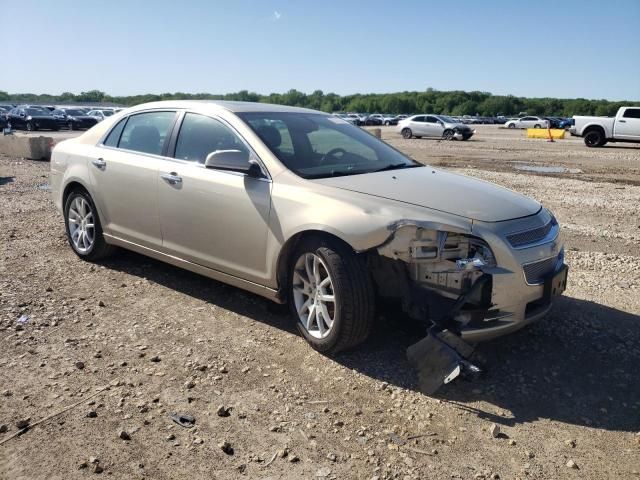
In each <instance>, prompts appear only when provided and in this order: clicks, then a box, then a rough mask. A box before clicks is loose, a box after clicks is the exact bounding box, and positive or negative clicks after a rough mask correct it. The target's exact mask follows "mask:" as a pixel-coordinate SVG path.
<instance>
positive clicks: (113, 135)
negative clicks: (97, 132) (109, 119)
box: [93, 113, 127, 147]
mask: <svg viewBox="0 0 640 480" xmlns="http://www.w3.org/2000/svg"><path fill="white" fill-rule="evenodd" d="M93 115H95V113H94V114H93ZM125 123H127V119H126V118H123V119H122V120H120V121H119V122H118V124H117V125H116V126H115V127H114V128H113V129H112V130H111V131H110V132H109V135H107V138H105V140H104V143H103V145H106V146H107V147H117V146H118V141H119V140H120V135H122V129H123V128H124V125H125Z"/></svg>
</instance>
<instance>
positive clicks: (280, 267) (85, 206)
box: [51, 101, 567, 352]
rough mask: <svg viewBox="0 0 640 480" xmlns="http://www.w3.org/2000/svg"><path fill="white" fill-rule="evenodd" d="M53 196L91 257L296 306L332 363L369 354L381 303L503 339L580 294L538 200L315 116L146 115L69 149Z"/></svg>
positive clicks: (298, 112)
mask: <svg viewBox="0 0 640 480" xmlns="http://www.w3.org/2000/svg"><path fill="white" fill-rule="evenodd" d="M51 185H52V191H53V198H54V201H55V205H56V207H57V208H58V210H59V211H60V212H61V214H62V215H63V218H64V222H65V226H66V233H67V236H68V239H69V244H70V246H71V248H72V249H73V251H74V252H75V253H76V254H77V255H78V256H79V257H80V258H82V259H84V260H88V261H96V260H98V259H100V258H103V257H105V256H106V255H109V254H111V253H112V252H113V251H114V248H115V247H122V248H126V249H130V250H133V251H136V252H139V253H142V254H144V255H148V256H150V257H153V258H156V259H160V260H162V261H165V262H167V263H170V264H173V265H177V266H179V267H182V268H185V269H188V270H191V271H193V272H197V273H199V274H202V275H204V276H206V277H210V278H213V279H216V280H219V281H222V282H226V283H228V284H231V285H234V286H237V287H240V288H243V289H246V290H249V291H251V292H254V293H256V294H259V295H262V296H264V297H267V298H269V299H271V300H273V301H275V302H278V303H288V304H289V307H290V310H291V315H292V317H293V320H294V321H295V322H296V324H297V327H298V329H299V331H300V333H301V334H302V335H303V336H304V338H306V339H307V340H308V341H309V343H310V344H311V345H313V347H315V348H316V349H318V350H320V351H323V352H337V351H340V350H343V349H346V348H349V347H353V346H355V345H357V344H359V343H361V342H362V341H363V340H365V338H366V337H367V335H368V334H369V332H370V330H371V328H372V327H373V324H374V316H375V310H376V305H377V302H379V301H382V300H390V301H393V302H395V303H396V304H397V305H398V309H402V310H403V311H404V312H405V313H406V314H407V315H408V316H409V317H412V318H415V319H419V320H429V321H433V322H437V323H438V324H440V325H446V327H447V328H448V329H449V330H451V331H454V332H457V333H459V334H460V335H461V337H462V339H467V340H470V341H477V340H487V339H490V338H494V337H497V336H499V335H502V334H505V333H508V332H512V331H514V330H517V329H519V328H521V327H523V326H525V325H527V324H528V323H530V322H532V321H534V320H536V319H538V318H540V317H542V316H543V315H544V314H545V313H546V312H547V311H548V310H549V308H550V306H551V302H552V300H553V297H554V295H556V294H559V293H561V292H562V291H563V290H564V285H565V282H566V275H567V272H566V266H565V265H564V262H563V246H562V241H561V239H560V234H559V230H560V229H559V226H558V223H557V222H556V220H555V218H554V217H553V215H552V214H551V212H549V210H547V209H545V208H543V207H542V206H541V205H540V204H539V203H538V202H536V201H535V200H532V199H529V198H527V197H524V196H522V195H520V194H517V193H515V192H512V191H510V190H507V189H505V188H501V187H498V186H496V185H493V184H490V183H487V182H483V181H480V180H476V179H472V178H467V177H464V176H461V175H456V174H454V173H450V172H447V171H444V170H439V169H435V168H432V167H430V166H425V165H422V164H420V163H417V162H415V161H413V160H411V159H409V158H407V157H406V156H405V155H403V154H402V153H400V152H399V151H397V150H395V149H394V148H392V147H390V146H389V145H387V144H386V143H384V142H382V141H380V140H378V139H376V138H375V137H374V136H372V135H371V134H369V133H368V132H366V131H364V130H362V129H360V128H357V127H355V126H353V125H350V124H349V123H348V122H346V121H344V120H342V119H340V118H337V117H335V116H332V115H328V114H324V113H321V112H317V111H313V110H307V109H302V108H294V107H285V106H278V105H268V104H260V103H243V102H222V101H203V102H198V101H168V102H156V103H149V104H144V105H139V106H137V107H134V108H130V109H128V110H126V111H123V112H120V113H117V114H114V115H113V116H111V117H109V118H106V119H105V120H104V121H103V122H101V123H99V124H98V125H96V126H95V127H94V128H92V129H91V130H89V131H87V132H86V133H84V134H83V135H81V136H79V137H77V138H74V139H70V140H65V141H63V142H61V143H58V144H57V145H56V147H55V149H54V151H53V154H52V158H51Z"/></svg>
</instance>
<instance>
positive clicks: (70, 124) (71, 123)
mask: <svg viewBox="0 0 640 480" xmlns="http://www.w3.org/2000/svg"><path fill="white" fill-rule="evenodd" d="M69 130H75V128H73V122H69Z"/></svg>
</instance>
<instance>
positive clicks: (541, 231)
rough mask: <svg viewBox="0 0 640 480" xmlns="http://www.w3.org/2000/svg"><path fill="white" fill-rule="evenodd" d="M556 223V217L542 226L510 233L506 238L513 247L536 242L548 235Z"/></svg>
mask: <svg viewBox="0 0 640 480" xmlns="http://www.w3.org/2000/svg"><path fill="white" fill-rule="evenodd" d="M557 224H558V222H556V219H555V218H552V219H551V221H550V222H549V223H547V224H546V225H543V226H542V227H537V228H534V229H532V230H525V231H522V232H516V233H511V234H509V235H507V240H508V241H509V243H510V244H511V246H512V247H514V248H518V247H522V246H524V245H529V244H531V243H536V242H539V241H540V240H542V239H543V238H544V237H546V236H547V235H549V232H550V231H551V229H552V228H553V227H554V226H555V225H557Z"/></svg>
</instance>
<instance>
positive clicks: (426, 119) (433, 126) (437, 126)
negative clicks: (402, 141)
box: [396, 115, 475, 140]
mask: <svg viewBox="0 0 640 480" xmlns="http://www.w3.org/2000/svg"><path fill="white" fill-rule="evenodd" d="M396 131H397V132H398V133H399V134H401V135H402V137H403V138H412V137H416V138H422V137H434V138H443V139H445V140H469V139H470V138H471V137H472V136H473V134H474V133H475V130H473V129H472V128H471V127H469V125H465V124H464V123H461V122H459V121H457V120H455V119H453V118H451V117H447V116H445V115H412V116H411V117H409V118H406V119H404V120H401V121H400V122H398V127H397V129H396Z"/></svg>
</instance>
